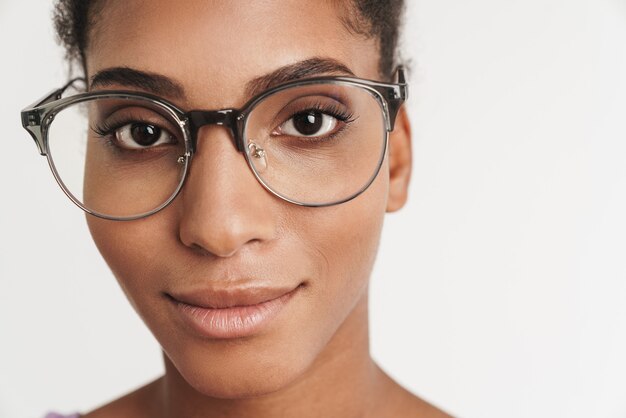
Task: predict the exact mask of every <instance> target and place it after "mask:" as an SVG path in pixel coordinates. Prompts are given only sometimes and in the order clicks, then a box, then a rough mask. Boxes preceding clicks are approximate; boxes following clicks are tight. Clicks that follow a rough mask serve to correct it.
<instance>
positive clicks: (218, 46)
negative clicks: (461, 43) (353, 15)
mask: <svg viewBox="0 0 626 418" xmlns="http://www.w3.org/2000/svg"><path fill="white" fill-rule="evenodd" d="M346 1H347V0H346ZM340 3H341V2H338V1H337V0H325V1H316V2H302V1H300V0H255V1H242V0H233V1H207V0H186V1H176V2H173V1H171V0H146V1H143V0H134V1H122V0H107V1H105V2H104V3H103V5H102V7H101V8H100V10H99V11H98V12H99V13H97V15H96V16H94V23H95V26H94V28H93V32H92V34H91V41H90V44H89V45H88V48H87V71H88V75H92V74H94V73H95V72H97V71H100V70H102V69H105V68H112V67H120V66H124V67H130V68H134V69H139V70H142V71H148V72H152V73H157V74H163V75H165V76H167V77H170V78H172V79H175V80H177V81H178V82H180V83H181V84H183V85H184V86H185V87H186V90H188V91H190V92H191V94H190V96H191V97H190V99H191V100H200V99H202V100H204V102H205V103H204V104H205V105H206V104H208V103H206V100H207V97H211V98H212V100H213V103H211V105H213V106H216V107H226V106H234V105H236V104H237V103H235V102H234V101H237V102H239V103H241V102H242V101H244V100H245V97H243V91H242V90H243V89H242V88H241V86H243V85H245V84H246V83H247V82H248V81H249V80H251V79H253V78H255V77H258V76H259V75H261V74H265V73H269V72H271V71H273V70H275V69H276V68H279V67H282V66H284V65H288V64H292V63H294V62H298V61H302V60H307V59H310V58H312V57H326V58H331V59H334V60H337V61H339V62H341V63H344V64H345V65H346V66H347V67H348V68H350V70H352V72H353V73H354V74H356V75H357V76H359V77H364V78H376V76H377V68H378V67H377V65H378V50H377V47H376V45H377V43H376V42H375V40H374V39H367V38H365V37H363V36H361V35H354V34H353V33H351V32H350V31H348V30H347V28H346V26H345V25H344V23H343V19H344V18H345V17H346V16H345V14H346V13H349V12H350V10H351V8H349V7H346V6H345V5H341V4H340ZM194 96H195V97H194ZM220 98H221V99H220ZM227 98H228V99H227ZM233 100H234V101H233Z"/></svg>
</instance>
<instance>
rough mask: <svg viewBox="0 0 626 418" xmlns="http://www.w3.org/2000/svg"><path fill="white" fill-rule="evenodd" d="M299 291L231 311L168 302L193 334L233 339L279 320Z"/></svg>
mask: <svg viewBox="0 0 626 418" xmlns="http://www.w3.org/2000/svg"><path fill="white" fill-rule="evenodd" d="M298 288H299V287H298ZM298 288H296V289H294V290H292V291H291V292H289V293H285V294H284V295H282V296H281V297H278V298H276V299H272V300H269V301H267V302H263V303H259V304H257V305H247V306H235V307H232V308H203V307H199V306H194V305H189V304H186V303H184V302H180V301H178V300H176V299H171V300H172V302H173V303H174V306H175V307H176V310H177V311H178V312H179V313H180V315H181V317H182V319H183V321H184V322H185V323H186V324H187V325H188V326H190V327H191V328H192V329H193V330H194V331H196V332H198V333H199V334H201V335H203V336H205V337H209V338H216V339H232V338H241V337H248V336H251V335H254V334H257V333H259V332H260V331H261V330H262V329H263V328H264V327H265V326H267V325H268V324H269V323H270V322H271V321H272V319H274V318H275V317H276V316H278V314H279V313H280V311H281V310H282V309H283V308H284V307H285V305H286V304H287V303H288V302H289V300H290V299H291V297H292V296H293V294H294V293H295V292H296V291H297V290H298Z"/></svg>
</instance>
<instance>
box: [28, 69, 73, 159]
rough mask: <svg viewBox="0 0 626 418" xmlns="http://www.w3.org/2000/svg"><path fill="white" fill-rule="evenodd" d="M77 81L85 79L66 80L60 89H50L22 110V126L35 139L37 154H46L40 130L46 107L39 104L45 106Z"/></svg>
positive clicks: (59, 97)
mask: <svg viewBox="0 0 626 418" xmlns="http://www.w3.org/2000/svg"><path fill="white" fill-rule="evenodd" d="M79 81H82V82H85V79H83V78H74V79H72V80H70V81H68V82H67V83H66V84H65V85H64V86H63V87H61V88H60V89H55V90H52V91H51V92H50V93H48V94H46V95H45V96H43V97H42V98H40V99H39V100H37V101H36V102H34V103H33V104H31V105H30V106H27V107H26V108H24V110H22V112H21V116H22V127H23V128H24V129H26V130H27V131H28V133H29V134H30V136H32V137H33V139H34V140H35V144H36V145H37V149H38V150H39V154H41V155H46V152H45V147H44V143H43V133H42V131H41V123H42V117H43V115H44V114H45V111H46V109H45V108H43V109H42V108H41V106H45V105H46V104H48V103H51V102H54V101H56V100H59V99H61V97H62V96H63V93H64V92H65V90H67V89H68V88H69V87H70V86H72V85H73V84H74V83H76V82H79Z"/></svg>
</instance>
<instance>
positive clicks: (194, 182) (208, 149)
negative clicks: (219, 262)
mask: <svg viewBox="0 0 626 418" xmlns="http://www.w3.org/2000/svg"><path fill="white" fill-rule="evenodd" d="M229 135H230V132H229V131H228V130H227V129H225V128H223V127H219V126H205V127H202V128H201V129H200V130H199V131H198V141H197V147H196V152H195V154H194V156H193V160H192V161H191V166H190V171H189V173H188V175H187V179H186V180H185V186H184V187H183V190H182V191H181V194H182V195H181V196H179V199H181V201H182V202H181V203H180V207H181V217H180V223H179V236H180V241H181V242H182V243H183V244H184V245H186V246H188V247H190V248H194V249H201V250H203V251H204V252H208V253H211V254H213V255H215V256H218V257H231V256H233V255H235V254H236V253H237V252H238V251H240V250H241V249H242V248H244V247H245V246H247V245H250V244H254V243H256V244H258V243H262V242H266V241H270V240H272V239H273V238H274V236H275V233H276V216H275V213H274V212H275V211H273V210H272V207H274V206H275V205H276V204H277V202H276V199H275V198H274V197H272V196H271V195H270V194H269V193H268V192H267V191H266V190H265V189H264V188H263V187H262V186H261V184H260V183H259V182H258V181H257V180H256V178H255V177H254V175H253V173H252V172H251V170H250V169H249V167H248V166H247V164H246V161H245V159H244V158H243V155H242V154H241V153H239V152H238V151H237V149H236V148H235V147H234V146H233V143H232V140H231V138H230V137H229Z"/></svg>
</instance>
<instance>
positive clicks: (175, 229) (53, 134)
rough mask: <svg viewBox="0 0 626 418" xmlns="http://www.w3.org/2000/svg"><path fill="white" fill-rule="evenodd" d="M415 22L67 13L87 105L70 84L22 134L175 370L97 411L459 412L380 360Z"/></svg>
mask: <svg viewBox="0 0 626 418" xmlns="http://www.w3.org/2000/svg"><path fill="white" fill-rule="evenodd" d="M401 9H402V4H401V2H399V1H388V2H378V1H376V2H374V1H372V2H368V1H358V0H355V1H347V0H346V1H327V2H317V3H315V6H314V7H307V8H306V9H305V10H303V6H302V3H301V2H297V1H284V0H283V1H279V0H273V1H271V0H270V1H262V2H261V1H258V2H248V3H246V4H245V5H243V4H241V5H233V4H232V3H231V2H207V1H200V0H198V1H188V2H184V3H181V2H168V1H161V0H159V1H151V2H149V3H148V2H140V1H137V2H114V1H107V2H105V1H91V2H86V1H60V2H59V3H58V5H57V18H56V19H57V27H58V29H59V34H60V36H61V39H62V40H63V41H64V42H65V44H66V47H67V48H68V51H69V55H70V57H72V58H74V59H77V60H78V61H79V62H80V63H81V65H82V67H83V70H84V75H85V80H86V90H87V91H88V93H84V94H81V95H77V96H71V95H70V94H69V92H70V90H71V88H73V87H75V86H76V85H77V84H79V83H78V82H73V83H70V84H69V85H68V86H67V88H65V89H61V90H58V91H55V92H54V94H52V95H49V96H46V97H45V98H44V99H42V100H39V101H38V102H36V103H35V104H34V105H33V106H31V107H29V108H27V109H25V111H24V112H23V113H22V122H23V124H24V127H25V128H26V129H27V130H29V132H30V133H31V135H32V136H33V138H34V139H35V140H36V142H37V144H38V146H39V147H40V151H41V152H43V153H46V154H47V156H48V159H49V162H50V163H51V167H52V169H53V173H54V174H55V177H56V178H57V180H58V181H59V183H60V185H61V187H62V188H63V190H64V191H65V192H66V194H68V196H69V197H70V198H71V199H72V200H73V201H74V202H75V203H76V204H77V205H79V206H80V207H81V208H82V209H84V210H85V211H86V212H88V213H89V215H88V216H87V222H88V225H89V229H90V231H91V234H92V236H93V238H94V240H95V242H96V245H97V246H98V248H99V250H100V252H101V253H102V255H103V257H104V259H105V260H106V262H107V263H108V265H109V266H110V268H111V270H112V271H113V273H114V274H115V276H116V278H117V280H118V282H119V284H120V286H121V287H122V289H123V290H124V292H125V293H126V295H127V297H128V299H129V300H130V302H131V304H132V305H133V307H134V308H135V309H136V311H137V312H138V313H139V315H140V316H141V318H142V319H143V320H144V322H145V323H146V325H147V326H148V327H149V329H150V330H151V332H152V333H153V334H154V336H155V337H156V338H157V340H158V341H159V343H160V345H161V347H162V349H163V354H164V356H163V358H164V362H165V370H166V373H165V375H164V376H163V377H161V378H159V379H157V380H156V381H154V382H152V383H150V384H148V385H146V386H144V387H142V388H140V389H139V390H137V391H135V392H133V393H130V394H128V395H126V396H124V397H122V398H120V399H118V400H116V401H114V402H111V403H109V404H107V405H105V406H103V407H100V408H98V409H96V410H95V411H92V412H90V413H88V414H86V415H84V417H181V418H184V417H192V416H193V417H200V416H202V417H223V416H224V417H225V416H237V417H270V416H272V417H273V416H299V417H309V416H311V417H320V416H323V417H404V416H406V417H416V416H417V417H439V416H448V415H447V414H445V413H443V412H441V411H440V410H438V409H437V408H435V407H433V406H432V405H429V404H428V403H426V402H425V401H423V400H421V399H419V398H418V397H416V396H414V395H412V394H410V393H409V392H407V391H406V390H405V389H403V388H402V387H401V386H399V385H398V384H397V383H396V382H394V381H393V380H392V379H390V378H389V377H388V376H387V375H386V374H385V373H384V372H383V371H382V370H381V369H380V368H379V367H377V365H376V364H375V363H374V362H373V360H372V358H371V357H370V353H369V345H368V316H367V300H368V280H369V275H370V272H371V269H372V265H373V262H374V259H375V255H376V250H377V246H378V242H379V238H380V231H381V227H382V223H383V217H384V214H385V212H391V211H395V210H398V209H400V208H401V207H402V206H403V204H404V203H405V201H406V198H407V188H408V183H409V177H410V169H411V156H410V126H409V121H408V119H407V115H406V112H405V110H404V108H402V107H401V105H402V103H403V101H404V100H405V99H406V96H407V87H406V84H405V82H404V76H403V73H402V70H401V69H399V70H398V71H395V54H394V51H395V49H396V42H397V27H398V21H399V16H400V12H401ZM372 80H381V81H380V82H375V81H372ZM68 97H69V98H68ZM81 116H87V118H88V122H85V123H87V124H88V125H78V124H79V123H80V117H81ZM72 136H74V137H75V138H72ZM85 138H87V139H86V144H85ZM72 139H75V141H72Z"/></svg>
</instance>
